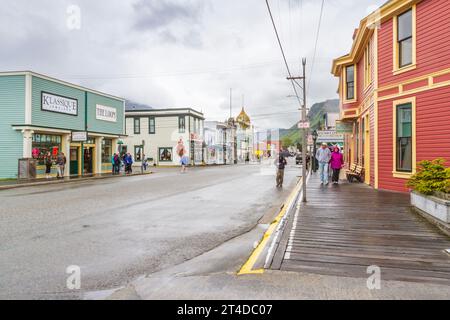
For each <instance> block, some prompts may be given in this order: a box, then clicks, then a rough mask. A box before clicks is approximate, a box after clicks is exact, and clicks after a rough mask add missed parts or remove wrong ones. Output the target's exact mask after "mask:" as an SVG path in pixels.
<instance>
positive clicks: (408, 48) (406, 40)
mask: <svg viewBox="0 0 450 320" xmlns="http://www.w3.org/2000/svg"><path fill="white" fill-rule="evenodd" d="M397 42H398V67H399V68H403V67H406V66H409V65H411V64H413V12H412V9H410V10H408V11H406V12H405V13H403V14H402V15H400V16H398V18H397Z"/></svg>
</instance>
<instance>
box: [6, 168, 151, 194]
mask: <svg viewBox="0 0 450 320" xmlns="http://www.w3.org/2000/svg"><path fill="white" fill-rule="evenodd" d="M150 174H154V172H151V171H150V172H147V173H136V174H133V175H128V176H127V175H118V176H113V175H111V176H98V177H89V178H74V179H70V180H51V181H42V182H31V183H22V184H11V185H4V186H1V185H0V191H2V190H9V189H18V188H27V187H36V186H46V185H52V184H60V183H61V184H64V183H74V182H80V181H89V180H104V179H112V178H117V179H118V178H129V177H139V176H145V175H150Z"/></svg>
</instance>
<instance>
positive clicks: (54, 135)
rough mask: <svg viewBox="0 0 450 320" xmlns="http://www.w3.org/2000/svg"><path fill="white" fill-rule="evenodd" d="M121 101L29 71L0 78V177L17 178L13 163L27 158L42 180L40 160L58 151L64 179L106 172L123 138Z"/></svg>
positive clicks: (110, 168)
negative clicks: (62, 158) (63, 164)
mask: <svg viewBox="0 0 450 320" xmlns="http://www.w3.org/2000/svg"><path fill="white" fill-rule="evenodd" d="M124 102H125V100H124V99H122V98H118V97H114V96H112V95H108V94H104V93H101V92H97V91H95V90H91V89H87V88H84V87H81V86H78V85H75V84H71V83H67V82H64V81H61V80H57V79H54V78H50V77H47V76H44V75H41V74H37V73H34V72H31V71H24V72H3V73H0V113H1V117H0V143H1V144H2V145H3V147H4V152H1V153H0V163H2V165H1V166H0V178H21V177H22V176H21V175H22V174H24V172H22V171H21V170H22V169H21V166H19V159H32V160H33V161H32V163H34V164H35V167H34V170H32V171H33V174H31V176H29V175H27V178H41V177H44V172H45V167H44V157H45V156H46V155H47V154H48V153H49V152H50V155H51V157H52V160H53V161H56V157H57V155H58V154H59V153H60V152H62V153H64V154H65V156H66V158H67V164H66V170H65V175H66V176H69V175H87V174H102V173H110V172H111V170H112V166H111V157H112V154H113V152H114V150H116V148H117V142H118V140H119V138H120V136H123V135H124V119H125V118H124V108H125V107H124ZM51 175H52V176H55V175H56V166H53V168H52V173H51Z"/></svg>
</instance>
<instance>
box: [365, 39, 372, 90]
mask: <svg viewBox="0 0 450 320" xmlns="http://www.w3.org/2000/svg"><path fill="white" fill-rule="evenodd" d="M371 45H372V44H371V43H370V42H369V43H368V44H367V47H366V50H365V54H364V85H365V87H368V86H369V85H370V83H371V82H372V57H371V55H372V50H371Z"/></svg>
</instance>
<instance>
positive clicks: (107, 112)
mask: <svg viewBox="0 0 450 320" xmlns="http://www.w3.org/2000/svg"><path fill="white" fill-rule="evenodd" d="M95 109H96V110H95V117H96V119H97V120H102V121H108V122H117V110H116V108H111V107H106V106H102V105H100V104H97V105H96V107H95Z"/></svg>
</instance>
